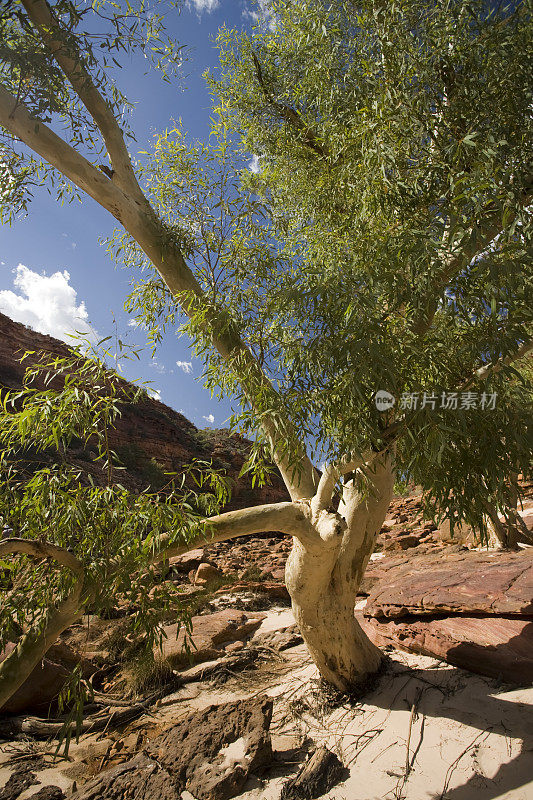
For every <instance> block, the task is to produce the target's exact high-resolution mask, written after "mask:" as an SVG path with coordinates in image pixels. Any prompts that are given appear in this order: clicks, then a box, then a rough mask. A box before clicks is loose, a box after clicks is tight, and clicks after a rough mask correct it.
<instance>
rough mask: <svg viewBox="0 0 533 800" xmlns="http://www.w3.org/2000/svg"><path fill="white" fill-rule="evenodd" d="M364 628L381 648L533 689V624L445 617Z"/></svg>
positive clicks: (371, 622)
mask: <svg viewBox="0 0 533 800" xmlns="http://www.w3.org/2000/svg"><path fill="white" fill-rule="evenodd" d="M362 625H363V628H364V629H365V631H366V633H367V634H368V636H369V637H370V639H372V641H373V642H374V643H375V644H377V645H378V646H383V645H392V646H393V647H395V648H397V649H399V650H407V651H408V652H410V653H420V654H421V655H425V656H433V657H434V658H440V659H443V660H444V661H447V662H448V663H449V664H453V665H454V666H456V667H462V668H463V669H468V670H470V672H476V673H478V674H480V675H489V676H490V677H493V678H498V679H499V680H503V681H506V682H509V683H516V684H519V685H530V684H531V683H533V620H527V619H507V618H502V617H483V618H480V617H466V616H457V617H444V618H441V619H431V620H428V619H423V618H422V619H421V618H416V619H412V618H410V619H409V620H404V619H401V620H398V619H395V620H389V619H370V618H368V617H367V618H365V619H364V620H363V622H362Z"/></svg>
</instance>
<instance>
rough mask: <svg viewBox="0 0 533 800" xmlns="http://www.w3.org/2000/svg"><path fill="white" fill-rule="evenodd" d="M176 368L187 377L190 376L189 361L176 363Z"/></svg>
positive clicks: (190, 366)
mask: <svg viewBox="0 0 533 800" xmlns="http://www.w3.org/2000/svg"><path fill="white" fill-rule="evenodd" d="M176 366H177V367H179V368H180V369H182V370H183V371H184V372H185V373H186V374H187V375H190V373H191V372H192V362H191V361H176Z"/></svg>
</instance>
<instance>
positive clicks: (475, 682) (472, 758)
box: [0, 609, 533, 800]
mask: <svg viewBox="0 0 533 800" xmlns="http://www.w3.org/2000/svg"><path fill="white" fill-rule="evenodd" d="M292 622H293V618H292V613H291V612H290V611H288V610H286V609H284V610H273V611H271V612H270V613H269V614H268V617H267V619H265V620H264V622H263V624H262V627H261V629H260V630H259V631H258V633H260V632H263V631H265V630H273V629H275V628H278V627H284V626H286V625H288V624H292ZM388 656H389V662H388V664H387V667H386V669H385V671H384V673H383V674H382V675H381V676H380V678H379V679H378V681H377V683H376V685H375V687H374V688H373V690H371V691H369V692H368V693H367V694H366V695H365V696H364V698H363V699H362V700H361V701H360V702H359V703H356V704H352V705H348V704H345V705H343V706H340V707H336V708H334V709H332V708H331V707H328V706H326V705H325V703H324V698H323V695H321V694H320V693H319V691H318V674H317V671H316V669H315V667H314V665H313V664H312V663H311V662H310V660H309V657H308V655H307V651H306V649H305V647H304V646H303V645H300V646H298V647H294V648H291V649H290V650H287V651H285V652H283V653H281V654H279V656H278V657H277V658H276V657H273V658H272V659H269V660H268V661H265V662H264V663H262V665H261V666H260V668H259V669H258V670H254V671H252V672H247V673H243V674H242V675H236V676H235V677H234V678H232V679H231V680H230V681H229V682H227V683H225V684H224V685H223V686H221V687H220V688H216V687H214V686H211V685H209V684H200V683H197V684H189V685H188V686H186V687H184V688H183V689H181V690H179V691H178V692H176V693H175V694H174V695H171V696H169V697H167V698H165V699H164V700H163V701H162V702H161V703H160V705H159V706H158V707H157V708H156V709H154V713H153V714H152V715H150V716H145V717H142V718H141V719H139V720H137V721H136V722H135V723H133V724H132V725H130V726H129V727H128V728H127V730H126V731H122V732H120V733H118V732H115V733H114V734H112V735H111V736H105V737H102V735H99V736H98V735H92V736H85V737H82V739H81V740H80V742H79V744H77V745H73V746H72V748H71V752H70V756H71V759H72V760H71V761H68V762H67V761H62V762H60V763H58V764H56V765H55V766H54V765H53V764H52V762H51V759H49V761H50V767H49V768H48V769H46V771H45V772H40V773H37V777H38V779H39V780H40V781H41V784H40V785H36V786H32V787H30V788H29V789H27V790H26V791H25V792H23V793H22V794H21V795H20V800H25V798H27V797H31V795H32V794H35V793H36V792H38V791H39V789H40V788H41V786H42V785H43V784H45V785H46V784H54V785H57V786H61V788H62V789H63V790H64V791H65V792H66V793H67V794H68V793H69V791H70V790H71V787H72V784H73V781H74V780H77V781H78V783H79V784H81V783H82V782H83V779H84V778H85V776H86V775H87V774H88V773H89V772H90V773H91V774H94V772H95V771H97V769H98V766H97V765H98V762H99V761H101V759H102V756H103V755H104V753H105V752H106V751H107V750H108V748H109V746H110V744H111V745H112V744H113V743H114V741H115V740H116V739H118V738H122V739H125V740H126V741H127V740H128V737H129V739H130V740H131V739H132V738H135V737H136V736H137V735H138V733H139V732H145V733H147V735H148V736H149V737H150V736H153V735H155V733H158V732H159V731H160V730H162V729H163V728H166V727H168V726H170V725H171V724H172V723H173V722H175V721H176V720H177V719H179V718H180V717H181V716H182V715H184V714H185V713H187V712H188V711H190V710H192V709H199V708H204V707H205V706H208V705H211V704H213V703H219V702H226V701H227V700H230V699H233V700H234V699H237V698H244V697H250V696H252V695H257V694H261V693H263V692H264V693H266V694H268V695H270V696H271V697H273V698H275V705H274V718H273V722H272V727H271V733H272V740H273V746H274V749H275V750H276V751H277V752H278V753H279V762H278V763H277V764H275V765H274V766H273V768H272V769H271V770H270V771H269V773H268V774H265V775H263V776H261V777H259V778H252V779H250V780H249V781H248V784H247V785H246V787H245V791H244V793H243V794H241V795H239V797H240V798H241V800H279V796H280V792H281V787H282V785H283V784H284V782H285V781H286V780H287V777H288V776H289V775H291V774H294V773H295V772H296V771H297V770H298V768H299V764H301V761H302V756H301V750H300V753H299V754H298V750H299V748H301V747H302V745H304V746H305V744H306V743H307V744H308V745H309V746H310V747H311V749H312V748H313V747H314V746H317V745H322V744H323V745H325V746H327V747H329V748H330V749H331V750H333V751H334V752H336V753H337V755H338V756H339V757H340V759H341V760H342V762H343V763H344V765H345V766H346V767H347V769H348V770H349V773H347V777H346V779H345V780H344V781H343V782H341V783H339V784H338V785H337V786H336V787H334V788H333V789H332V790H331V791H330V792H328V793H327V794H326V795H323V797H324V800H325V798H329V799H330V800H402V798H405V800H492V799H494V800H496V799H498V800H533V714H532V708H531V706H532V705H533V689H516V690H510V689H509V687H506V686H503V685H501V684H498V683H497V682H496V681H494V680H492V679H490V678H483V677H480V676H477V675H473V674H471V673H468V672H465V671H463V670H460V669H457V668H455V667H451V666H448V665H446V664H443V663H441V662H438V661H436V660H435V659H432V658H426V657H423V656H414V655H409V654H405V653H399V652H397V651H395V652H391V653H389V654H388ZM51 749H52V748H51V746H50V744H48V745H42V744H39V746H38V750H45V751H47V752H50V751H51ZM31 750H32V745H31V743H29V742H16V743H3V744H1V745H0V786H3V785H4V784H5V782H6V781H7V778H8V776H9V774H10V772H11V770H12V764H11V763H10V764H9V767H8V761H10V759H11V758H12V757H13V756H14V755H16V756H18V757H19V756H20V755H23V754H25V753H28V752H30V751H31ZM191 798H192V796H191V795H190V794H188V793H184V794H183V797H182V800H191ZM193 800H194V798H193Z"/></svg>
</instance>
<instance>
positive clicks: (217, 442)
mask: <svg viewBox="0 0 533 800" xmlns="http://www.w3.org/2000/svg"><path fill="white" fill-rule="evenodd" d="M26 351H45V352H47V353H50V354H52V355H54V356H59V357H66V356H68V355H69V349H68V347H67V345H65V344H64V343H63V342H61V341H59V340H58V339H54V338H53V337H51V336H43V335H42V334H40V333H36V332H35V331H33V330H31V328H27V327H26V326H24V325H21V324H20V323H18V322H14V321H13V320H11V319H10V318H9V317H6V316H5V315H4V314H1V313H0V389H1V388H2V387H4V388H7V389H19V388H20V387H21V386H22V379H23V376H24V370H25V368H26V365H27V363H29V362H31V359H27V360H26V361H24V363H22V364H21V363H20V358H21V357H22V355H23V354H24V353H25V352H26ZM111 447H112V448H113V449H114V450H115V451H116V453H117V454H118V456H119V457H120V459H121V461H122V463H123V465H124V466H125V467H126V469H125V470H123V471H121V472H120V482H121V483H122V484H123V485H125V486H127V487H128V488H130V489H132V490H135V491H140V490H142V489H144V488H146V487H147V486H151V487H152V488H153V489H154V490H157V489H159V488H160V487H161V486H163V485H164V484H165V483H166V482H167V480H168V479H167V478H166V477H165V472H167V471H170V472H179V471H180V470H181V469H182V468H183V466H184V465H185V464H190V463H191V462H192V461H193V459H200V460H204V461H211V460H212V462H213V465H214V466H215V468H217V469H223V470H226V472H227V474H228V475H229V476H230V477H231V478H232V480H233V483H234V486H233V492H232V498H231V503H230V504H229V505H228V509H232V508H243V507H245V506H248V505H258V504H259V503H271V502H278V501H280V500H285V499H288V497H287V494H286V491H285V489H284V487H283V484H282V481H281V478H277V477H276V476H274V477H273V482H272V485H271V486H268V487H264V488H262V489H252V487H251V482H250V480H249V479H248V478H247V477H246V476H245V477H243V478H238V475H239V472H240V470H241V467H242V465H243V463H244V461H245V459H246V456H247V453H248V450H249V447H250V442H249V441H248V440H247V439H245V438H243V437H242V436H239V435H237V434H230V433H229V431H228V430H213V429H203V430H202V429H199V428H196V426H195V425H193V424H192V422H189V420H188V419H187V418H186V417H184V416H183V414H179V413H178V412H177V411H174V409H172V408H170V407H169V406H167V405H165V404H164V403H162V402H160V401H159V400H154V399H152V398H150V397H146V398H144V399H142V400H141V401H140V402H138V403H135V404H133V403H132V404H129V405H127V406H125V407H124V408H123V411H122V417H121V418H120V419H119V420H118V422H117V426H116V429H115V431H114V432H113V435H112V437H111ZM93 456H94V453H92V452H91V449H90V447H88V448H86V447H85V446H84V445H83V444H82V443H81V442H80V445H79V447H75V446H73V447H72V448H71V449H70V451H69V452H68V454H67V458H68V461H69V462H70V463H72V464H73V465H74V466H76V467H78V468H80V469H81V470H83V471H84V472H86V473H91V474H92V475H93V476H94V478H95V479H96V480H101V479H103V476H102V471H101V468H100V466H99V464H98V463H95V462H94V460H93Z"/></svg>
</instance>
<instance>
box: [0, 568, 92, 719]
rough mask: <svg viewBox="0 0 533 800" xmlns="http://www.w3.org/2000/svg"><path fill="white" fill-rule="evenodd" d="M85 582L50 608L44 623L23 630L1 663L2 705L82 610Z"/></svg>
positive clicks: (0, 691) (0, 700) (0, 701)
mask: <svg viewBox="0 0 533 800" xmlns="http://www.w3.org/2000/svg"><path fill="white" fill-rule="evenodd" d="M81 590H82V582H81V581H78V583H77V584H76V586H75V588H74V590H73V591H72V592H71V593H70V594H69V595H68V597H67V598H66V599H65V600H63V601H62V602H61V603H60V604H59V605H58V607H57V608H52V609H49V610H48V611H47V612H46V614H45V615H44V617H43V620H42V624H41V625H40V626H38V627H37V626H35V627H33V628H31V629H30V630H29V631H28V632H27V633H25V634H24V636H23V637H22V639H21V640H20V642H19V643H18V645H17V646H16V647H15V649H14V650H12V652H11V653H10V654H9V655H8V656H7V658H5V659H4V660H3V661H2V663H1V664H0V708H2V706H3V705H4V704H5V703H6V702H7V701H8V700H9V698H10V697H11V696H12V695H13V694H14V693H15V692H16V691H17V689H19V688H20V687H21V686H22V684H23V683H24V681H25V680H26V679H27V678H28V677H29V676H30V674H31V672H32V670H33V669H34V668H35V667H36V666H37V664H38V663H39V662H40V661H41V659H42V658H43V656H44V655H45V653H46V651H47V650H48V649H49V648H50V647H51V646H52V645H53V644H54V642H55V641H56V639H57V637H58V636H59V635H60V634H61V633H63V631H64V630H66V629H67V628H69V627H70V626H71V625H73V624H74V622H76V620H77V619H79V617H80V616H81V615H82V614H83V608H84V607H83V605H81V604H80V597H81Z"/></svg>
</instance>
